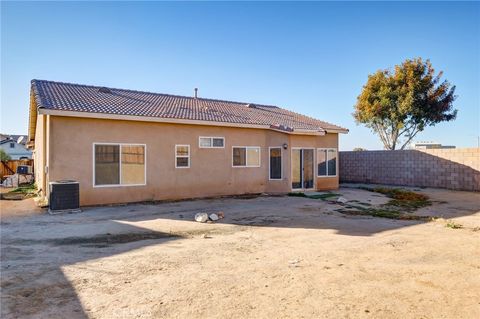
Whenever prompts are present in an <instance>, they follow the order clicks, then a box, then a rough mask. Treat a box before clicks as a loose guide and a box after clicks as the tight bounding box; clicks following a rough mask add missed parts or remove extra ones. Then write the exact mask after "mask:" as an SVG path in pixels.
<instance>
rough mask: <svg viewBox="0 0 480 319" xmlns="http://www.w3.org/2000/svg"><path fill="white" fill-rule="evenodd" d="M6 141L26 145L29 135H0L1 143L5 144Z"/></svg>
mask: <svg viewBox="0 0 480 319" xmlns="http://www.w3.org/2000/svg"><path fill="white" fill-rule="evenodd" d="M5 140H12V141H14V142H17V143H18V144H22V145H25V143H26V142H27V135H10V134H1V133H0V141H2V142H3V141H5Z"/></svg>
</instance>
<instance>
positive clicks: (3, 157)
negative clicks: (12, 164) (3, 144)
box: [0, 148, 12, 162]
mask: <svg viewBox="0 0 480 319" xmlns="http://www.w3.org/2000/svg"><path fill="white" fill-rule="evenodd" d="M11 159H12V158H11V157H10V155H8V154H7V153H5V151H4V150H3V149H1V148H0V160H1V161H2V162H6V161H9V160H11Z"/></svg>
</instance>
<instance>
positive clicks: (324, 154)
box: [317, 148, 337, 177]
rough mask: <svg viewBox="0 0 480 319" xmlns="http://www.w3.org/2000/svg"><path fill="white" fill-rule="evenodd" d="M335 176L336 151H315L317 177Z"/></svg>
mask: <svg viewBox="0 0 480 319" xmlns="http://www.w3.org/2000/svg"><path fill="white" fill-rule="evenodd" d="M336 175H337V149H335V148H319V149H317V176H319V177H322V176H323V177H325V176H336Z"/></svg>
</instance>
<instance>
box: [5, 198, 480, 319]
mask: <svg viewBox="0 0 480 319" xmlns="http://www.w3.org/2000/svg"><path fill="white" fill-rule="evenodd" d="M419 192H420V193H424V194H427V195H428V196H430V198H431V200H432V201H433V204H432V205H431V206H428V207H425V208H422V209H420V210H418V211H417V212H416V213H415V214H418V215H423V216H436V217H444V218H445V219H437V220H434V221H428V222H427V221H408V220H394V219H386V218H378V217H370V216H351V215H346V214H342V213H339V212H338V211H337V209H338V208H339V207H341V206H340V204H338V203H335V202H331V201H325V200H321V199H310V198H300V197H287V196H284V197H267V196H261V197H256V198H244V199H242V198H224V199H215V200H195V201H184V202H173V203H163V204H157V205H154V204H148V205H147V204H135V205H126V206H112V207H95V208H86V209H84V212H83V213H78V214H67V215H55V216H51V215H46V214H43V213H42V214H39V213H38V212H39V211H33V212H32V213H31V214H24V213H25V212H26V211H27V210H25V211H24V213H22V214H17V213H15V212H14V211H13V210H14V208H12V206H11V205H13V204H11V203H5V201H2V203H0V204H1V205H2V207H1V209H2V221H1V317H2V318H479V317H480V193H469V192H454V191H446V190H434V189H422V190H420V191H419ZM337 193H341V194H342V196H343V197H344V198H345V199H346V200H347V201H349V202H364V203H369V204H371V205H373V206H379V205H382V204H385V203H386V202H387V201H388V198H386V197H385V196H384V195H381V194H378V193H373V192H368V191H365V190H360V189H354V188H341V189H340V190H339V191H338V192H337ZM9 205H10V206H9ZM17 205H20V204H18V203H17ZM25 205H30V204H29V202H28V201H27V202H25ZM17 209H18V206H17ZM218 211H223V212H224V213H225V216H226V218H225V219H223V220H221V221H219V222H216V223H206V224H200V223H196V222H194V221H193V217H194V214H195V213H197V212H218ZM451 221H454V223H455V224H456V225H462V228H458V229H456V228H450V227H447V226H446V225H447V224H449V223H451Z"/></svg>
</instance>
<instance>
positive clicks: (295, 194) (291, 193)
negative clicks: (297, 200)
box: [287, 192, 307, 197]
mask: <svg viewBox="0 0 480 319" xmlns="http://www.w3.org/2000/svg"><path fill="white" fill-rule="evenodd" d="M287 195H288V196H292V197H307V195H305V193H297V192H290V193H288V194H287Z"/></svg>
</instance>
